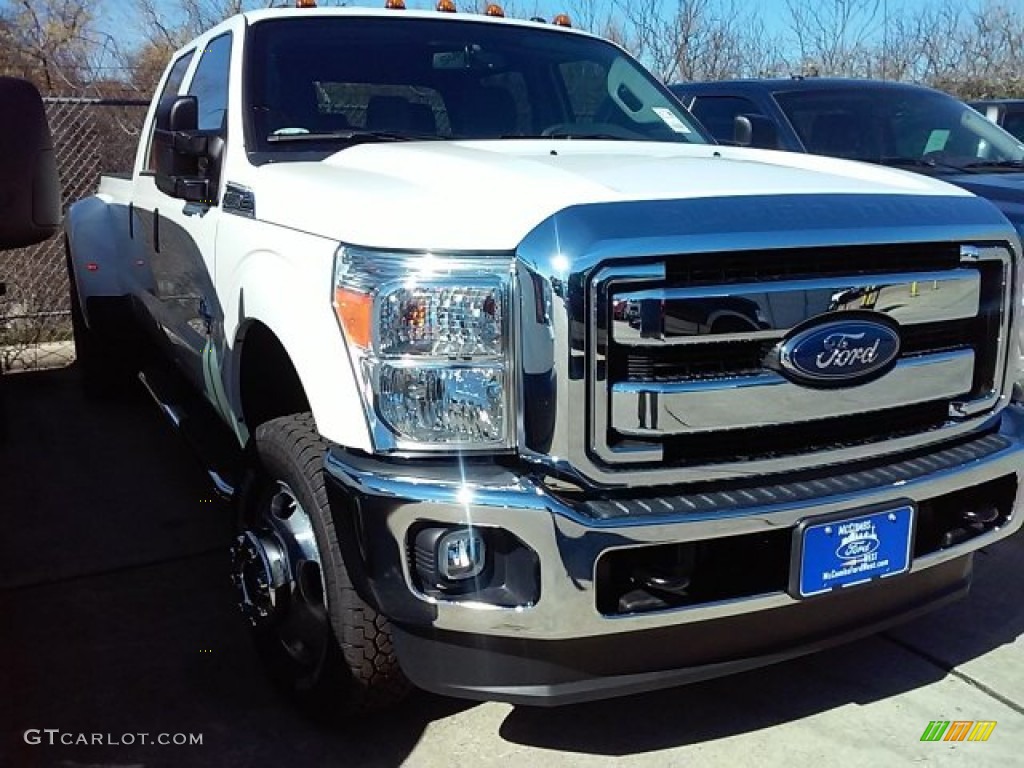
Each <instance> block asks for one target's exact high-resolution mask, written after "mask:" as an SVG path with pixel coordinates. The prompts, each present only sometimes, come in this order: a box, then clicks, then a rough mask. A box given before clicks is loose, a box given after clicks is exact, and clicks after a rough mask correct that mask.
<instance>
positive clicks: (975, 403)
mask: <svg viewBox="0 0 1024 768" xmlns="http://www.w3.org/2000/svg"><path fill="white" fill-rule="evenodd" d="M1017 253H1018V254H1019V253H1020V248H1019V246H1018V249H1017ZM960 260H961V261H962V262H963V263H965V264H978V263H981V262H985V261H993V262H998V263H1000V264H1001V265H1002V269H1001V278H1002V285H1001V286H1000V288H1001V289H1002V290H1001V291H1000V294H1001V297H1000V302H999V338H998V339H997V341H996V369H995V373H994V375H993V376H992V381H993V387H992V390H991V391H990V392H988V393H987V394H985V395H982V396H981V397H975V398H972V399H971V400H969V401H963V402H953V403H950V406H949V415H950V416H951V417H953V418H956V419H963V418H966V417H969V416H974V415H977V414H979V413H983V412H984V411H987V410H989V409H990V408H995V407H996V406H999V405H1005V404H1006V403H1007V402H1008V401H1009V393H1010V392H1011V391H1012V388H1013V382H1010V381H1007V380H1006V375H1007V370H1008V368H1007V365H1008V363H1007V359H1008V357H1009V355H1010V353H1011V351H1012V350H1013V347H1014V346H1015V345H1014V344H1011V343H1010V342H1011V338H1010V329H1011V328H1012V327H1013V319H1014V318H1013V315H1014V310H1013V307H1014V305H1013V266H1014V263H1013V256H1012V254H1011V252H1010V251H1008V250H1007V249H1005V248H1002V247H995V246H989V247H985V248H978V247H976V246H973V245H965V246H962V247H961V248H960ZM1018 303H1020V297H1018Z"/></svg>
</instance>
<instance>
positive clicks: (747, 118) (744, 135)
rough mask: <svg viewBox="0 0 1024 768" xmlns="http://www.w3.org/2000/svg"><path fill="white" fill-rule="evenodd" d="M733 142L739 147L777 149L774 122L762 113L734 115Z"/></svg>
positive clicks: (777, 134)
mask: <svg viewBox="0 0 1024 768" xmlns="http://www.w3.org/2000/svg"><path fill="white" fill-rule="evenodd" d="M733 143H734V144H736V145H737V146H740V147H756V148H758V149H777V148H778V146H779V132H778V130H777V129H776V128H775V123H773V122H772V121H771V119H770V118H768V117H765V116H764V115H736V117H735V119H734V120H733Z"/></svg>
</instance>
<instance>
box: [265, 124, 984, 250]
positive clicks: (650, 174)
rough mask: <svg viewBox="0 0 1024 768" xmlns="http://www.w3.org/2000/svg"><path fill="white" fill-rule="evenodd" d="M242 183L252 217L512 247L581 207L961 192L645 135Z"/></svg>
mask: <svg viewBox="0 0 1024 768" xmlns="http://www.w3.org/2000/svg"><path fill="white" fill-rule="evenodd" d="M245 182H246V183H247V185H248V186H250V187H251V188H252V190H253V192H254V195H255V209H256V216H257V217H258V218H259V219H261V220H264V221H268V222H271V223H276V224H280V225H282V226H288V227H291V228H294V229H300V230H303V231H306V232H310V233H312V234H316V235H320V236H323V237H327V238H331V239H333V240H338V241H340V242H344V243H349V244H354V245H363V246H370V247H380V248H396V249H407V248H411V249H433V250H511V249H513V248H515V247H516V245H517V244H518V243H519V242H520V241H521V240H522V239H523V237H525V235H526V234H527V233H528V232H529V231H530V230H532V229H533V228H534V227H536V226H537V225H538V224H539V223H540V222H542V221H543V220H545V219H546V218H548V217H549V216H551V215H552V214H554V213H557V212H558V211H560V210H563V209H564V208H567V207H569V206H573V205H579V204H587V203H603V202H618V201H636V200H666V199H685V198H695V197H719V198H722V197H736V196H746V195H780V194H790V195H792V194H796V195H803V194H822V193H825V194H850V195H871V194H890V195H891V194H906V195H944V196H955V195H967V194H968V193H966V192H964V191H962V190H960V189H957V188H955V187H952V186H950V185H947V184H945V183H943V182H940V181H936V180H935V179H931V178H928V177H925V176H922V175H920V174H912V173H907V172H904V171H898V170H893V169H889V168H883V167H880V166H872V165H867V164H863V163H852V162H848V161H844V160H837V159H834V158H826V157H818V156H813V155H796V154H792V153H788V152H771V151H764V150H748V149H740V148H735V147H722V146H710V145H685V144H668V143H653V142H623V141H566V140H505V141H475V142H448V141H445V142H440V141H438V142H408V143H401V144H372V145H359V146H354V147H350V148H348V149H345V150H343V151H340V152H337V153H335V154H333V155H331V156H330V157H328V158H326V159H325V160H322V161H318V162H286V163H272V164H267V165H263V166H260V167H259V168H255V169H253V175H252V178H251V179H246V180H245Z"/></svg>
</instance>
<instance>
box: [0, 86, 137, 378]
mask: <svg viewBox="0 0 1024 768" xmlns="http://www.w3.org/2000/svg"><path fill="white" fill-rule="evenodd" d="M43 101H44V102H45V104H46V114H47V117H48V118H49V121H50V130H51V132H52V133H53V140H54V146H55V148H56V152H57V167H58V170H59V171H60V179H61V187H62V191H63V201H64V210H65V211H66V210H67V208H68V206H70V205H71V204H72V203H74V202H75V201H76V200H79V199H81V198H83V197H87V196H89V195H91V194H92V193H93V192H95V191H96V186H97V184H98V183H99V178H100V175H101V174H104V173H130V172H131V169H132V165H133V163H134V161H135V148H136V146H137V144H138V137H139V133H140V132H141V130H142V124H143V122H144V120H145V117H146V108H147V107H148V106H149V102H148V101H138V100H134V99H83V98H63V97H50V98H45V99H44V100H43ZM0 282H3V283H6V286H7V291H6V295H2V296H0V366H2V368H3V369H4V370H8V369H11V368H36V367H47V366H56V365H65V364H67V363H69V362H71V361H72V360H73V359H74V344H72V343H70V342H71V312H70V304H69V299H68V277H67V270H66V268H65V261H64V240H63V235H62V234H61V233H58V234H57V235H56V236H55V237H53V238H51V239H50V240H47V241H46V242H44V243H40V244H39V245H36V246H32V247H30V248H21V249H18V250H14V251H5V252H0Z"/></svg>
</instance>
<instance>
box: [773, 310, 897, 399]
mask: <svg viewBox="0 0 1024 768" xmlns="http://www.w3.org/2000/svg"><path fill="white" fill-rule="evenodd" d="M899 353H900V336H899V333H898V331H897V329H896V326H895V324H894V323H892V322H891V321H889V320H888V319H887V318H882V317H881V316H880V317H879V319H878V320H875V319H873V318H870V317H867V318H865V317H863V316H862V315H858V316H857V317H856V318H855V319H843V320H836V319H828V320H825V321H823V322H819V323H814V324H813V325H811V326H810V327H808V326H806V325H805V326H804V327H803V328H802V329H801V330H798V331H797V332H796V333H795V334H793V335H792V336H790V337H789V338H788V339H785V340H784V341H783V342H782V345H781V346H780V347H779V365H780V367H781V369H782V372H783V373H784V374H785V375H786V376H787V377H788V378H790V379H792V380H793V381H794V382H796V383H797V384H806V385H809V386H814V385H818V386H852V385H854V384H863V383H865V382H867V381H870V380H871V379H874V378H877V377H878V376H880V375H882V374H883V373H885V371H887V370H888V368H889V365H890V364H891V363H892V362H894V361H895V360H896V358H897V357H898V356H899Z"/></svg>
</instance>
